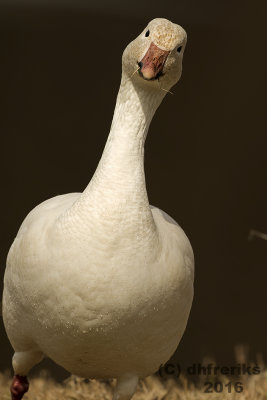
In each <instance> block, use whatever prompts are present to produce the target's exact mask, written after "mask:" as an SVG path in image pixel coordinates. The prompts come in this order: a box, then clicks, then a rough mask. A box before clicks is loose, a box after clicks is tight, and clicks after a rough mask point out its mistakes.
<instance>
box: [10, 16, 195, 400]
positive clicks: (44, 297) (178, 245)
mask: <svg viewBox="0 0 267 400" xmlns="http://www.w3.org/2000/svg"><path fill="white" fill-rule="evenodd" d="M185 45H186V32H185V31H184V29H183V28H182V27H181V26H179V25H175V24H173V23H171V22H170V21H168V20H166V19H161V18H156V19H154V20H152V21H151V22H150V23H149V24H148V26H147V27H146V28H145V29H144V31H143V32H142V33H141V34H140V35H139V36H138V37H137V38H136V39H135V40H134V41H133V42H131V43H130V44H129V45H128V46H127V47H126V49H125V51H124V53H123V57H122V79H121V85H120V90H119V93H118V97H117V103H116V108H115V112H114V117H113V121H112V126H111V130H110V134H109V136H108V140H107V143H106V146H105V149H104V152H103V155H102V158H101V160H100V162H99V164H98V167H97V169H96V171H95V174H94V176H93V178H92V179H91V181H90V183H89V185H88V186H87V187H86V189H85V190H84V192H83V193H70V194H66V195H62V196H57V197H54V198H52V199H49V200H47V201H45V202H43V203H42V204H40V205H38V206H37V207H36V208H34V209H33V210H32V211H31V212H30V213H29V215H28V216H27V217H26V219H25V220H24V222H23V224H22V225H21V228H20V229H19V232H18V234H17V237H16V238H15V240H14V242H13V244H12V246H11V248H10V251H9V254H8V259H7V267H6V272H5V278H4V293H3V318H4V324H5V328H6V332H7V335H8V338H9V340H10V342H11V344H12V346H13V348H14V350H15V353H14V356H13V368H14V373H15V375H14V378H13V383H12V386H11V394H12V399H13V400H20V399H21V398H22V397H23V394H24V393H25V392H26V391H27V390H28V381H27V377H26V375H27V374H28V372H29V370H30V369H31V368H32V367H33V366H34V365H35V364H37V363H38V362H40V361H41V360H42V358H43V357H44V356H48V357H50V358H51V359H52V360H54V361H55V362H56V363H57V364H59V365H61V366H62V367H64V368H65V369H66V370H68V371H70V372H71V373H73V374H76V375H80V376H82V377H87V378H117V386H116V389H115V393H114V399H123V400H128V399H130V398H131V396H132V395H133V393H134V392H135V389H136V386H137V383H138V379H139V378H140V377H145V376H147V375H150V374H152V373H154V372H155V371H157V370H158V368H159V367H160V365H161V364H163V363H165V362H166V361H167V360H168V359H169V358H170V357H171V355H172V354H173V353H174V351H175V349H176V347H177V345H178V344H179V341H180V339H181V337H182V335H183V332H184V330H185V327H186V324H187V319H188V316H189V312H190V308H191V303H192V298H193V274H194V260H193V252H192V248H191V246H190V243H189V240H188V238H187V237H186V235H185V233H184V232H183V230H182V229H181V228H180V227H179V226H178V225H177V223H176V222H175V221H174V220H173V219H172V218H171V217H169V216H168V215H167V214H166V213H164V212H163V211H161V210H160V209H158V208H155V207H152V206H150V205H149V202H148V198H147V192H146V185H145V174H144V143H145V138H146V134H147V131H148V127H149V124H150V122H151V119H152V117H153V115H154V113H155V111H156V109H157V107H158V106H159V104H160V103H161V101H162V99H163V98H164V96H165V94H166V91H168V90H169V89H170V88H171V87H172V86H173V85H174V84H175V83H176V82H177V81H178V80H179V78H180V76H181V71H182V58H183V52H184V49H185ZM138 66H139V68H138V71H137V67H138ZM163 89H164V90H163Z"/></svg>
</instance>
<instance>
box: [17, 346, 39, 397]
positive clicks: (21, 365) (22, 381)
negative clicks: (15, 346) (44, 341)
mask: <svg viewBox="0 0 267 400" xmlns="http://www.w3.org/2000/svg"><path fill="white" fill-rule="evenodd" d="M43 357H44V355H43V353H42V352H41V351H37V350H34V351H32V350H30V351H17V352H15V354H14V356H13V359H12V365H13V369H14V373H15V375H14V377H13V381H12V383H11V387H10V392H11V399H12V400H21V399H22V397H23V395H24V394H25V393H26V392H27V391H28V390H29V382H28V379H27V376H26V375H27V373H28V372H29V370H30V369H31V368H32V367H33V366H34V365H36V364H38V363H39V362H40V361H42V359H43Z"/></svg>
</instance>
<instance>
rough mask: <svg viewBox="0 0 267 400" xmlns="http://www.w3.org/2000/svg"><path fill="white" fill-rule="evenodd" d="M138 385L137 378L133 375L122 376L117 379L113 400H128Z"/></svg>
mask: <svg viewBox="0 0 267 400" xmlns="http://www.w3.org/2000/svg"><path fill="white" fill-rule="evenodd" d="M137 384H138V376H137V375H135V374H124V375H123V376H120V377H119V378H118V379H117V386H116V388H115V391H114V395H113V400H130V399H131V397H132V395H133V394H134V392H135V390H136V388H137Z"/></svg>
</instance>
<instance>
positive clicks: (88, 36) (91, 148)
mask: <svg viewBox="0 0 267 400" xmlns="http://www.w3.org/2000/svg"><path fill="white" fill-rule="evenodd" d="M265 4H266V3H264V2H263V1H262V2H260V1H259V2H254V3H252V2H251V1H247V0H243V1H241V0H237V1H234V2H233V1H230V0H229V1H228V0H224V1H223V0H218V1H216V2H215V1H213V0H203V1H201V2H200V1H197V0H180V1H177V0H176V1H171V0H164V1H163V2H162V1H158V0H154V1H152V0H149V1H146V2H144V1H139V0H135V1H134V2H125V1H123V0H115V1H114V0H113V1H112V2H109V1H108V0H98V1H97V0H91V1H89V0H88V1H82V0H73V1H56V0H53V1H52V0H50V1H48V0H43V1H41V0H39V1H38V0H35V1H28V2H27V1H25V0H20V1H13V0H8V1H3V0H1V1H0V59H1V61H0V82H1V84H0V85H1V90H0V100H1V118H0V126H1V142H2V155H1V161H0V162H1V171H2V190H3V191H2V196H1V207H2V212H1V213H0V218H1V254H0V256H1V267H0V274H1V280H0V282H1V284H0V285H1V286H0V289H1V291H2V281H3V279H2V277H3V275H4V269H5V260H6V256H7V252H8V249H9V247H10V245H11V243H12V241H13V239H14V237H15V235H16V233H17V230H18V228H19V226H20V224H21V222H22V220H23V219H24V217H25V216H26V214H27V213H28V212H29V211H30V210H31V209H32V208H33V207H34V206H35V205H37V204H38V203H40V202H42V201H43V200H45V199H47V198H49V197H53V196H55V195H58V194H63V193H67V192H77V191H82V190H83V189H84V188H85V186H86V185H87V183H88V182H89V180H90V178H91V176H92V175H93V173H94V171H95V168H96V166H97V163H98V160H99V158H100V156H101V154H102V151H103V147H104V144H105V141H106V139H107V135H108V133H109V128H110V123H111V119H112V115H113V110H114V106H115V100H116V95H117V91H118V88H119V84H120V75H121V54H122V51H123V50H124V48H125V46H126V45H127V44H128V43H129V42H130V41H131V40H133V39H134V38H135V37H136V36H137V35H138V34H139V33H140V32H141V31H142V30H143V29H144V27H145V26H146V24H147V23H148V22H149V21H150V20H151V19H153V18H155V17H165V18H168V19H170V20H171V21H173V22H175V23H178V24H180V25H182V26H183V27H184V28H185V29H186V31H187V33H188V43H187V48H186V51H185V55H184V64H183V75H182V79H181V81H180V82H179V83H178V85H177V86H175V87H174V88H173V89H172V91H173V92H174V95H173V96H172V95H167V96H166V98H165V100H164V102H163V103H162V105H161V106H160V108H159V110H158V111H157V113H156V115H155V117H154V119H153V121H152V124H151V127H150V131H149V135H148V138H147V142H146V155H145V168H146V180H147V190H148V195H149V199H150V203H151V204H153V205H155V206H158V207H160V208H161V209H163V210H164V211H166V212H167V213H169V214H170V215H171V216H172V217H173V218H174V219H175V220H176V221H178V222H179V224H180V225H181V226H182V227H183V229H184V230H185V232H186V233H187V235H188V236H189V238H190V240H191V243H192V246H193V249H194V253H195V260H196V279H195V298H194V303H193V307H192V312H191V315H190V319H189V322H188V327H187V330H186V332H185V335H184V337H183V339H182V341H181V343H180V346H179V348H178V350H177V352H176V353H175V355H174V359H175V360H177V361H179V362H180V363H181V364H182V365H189V364H191V363H193V362H195V363H197V362H200V361H201V360H202V359H203V357H205V356H207V355H212V356H215V357H216V359H217V362H218V364H219V363H226V364H227V363H228V364H230V365H231V363H233V360H234V347H235V345H237V344H243V345H246V346H247V348H249V351H250V353H249V354H250V357H251V358H255V357H256V354H257V353H263V354H265V356H266V345H267V334H266V317H267V315H266V304H267V290H266V279H267V241H264V240H262V239H259V238H256V237H255V238H254V239H253V240H251V241H249V240H248V237H249V232H250V230H251V229H256V230H258V231H260V232H265V233H267V218H266V194H267V189H266V178H267V165H266V164H267V162H266V145H267V140H266V134H265V129H264V119H265V118H264V117H265V115H264V112H265V107H264V106H265V104H264V103H265V100H266V87H264V83H265V82H266V39H267V37H266V23H265V21H264V19H263V18H264V16H265V15H266V6H265ZM12 353H13V352H12V348H11V346H10V344H9V341H8V339H7V337H6V334H5V331H4V327H3V323H2V319H1V318H0V370H4V369H6V368H10V367H11V356H12ZM43 367H47V368H49V369H50V370H51V371H52V373H53V375H54V376H55V377H57V378H59V379H60V378H62V377H65V376H66V375H67V374H66V373H65V372H64V371H63V370H62V369H61V368H60V367H57V366H56V365H54V364H53V363H52V362H51V361H49V360H46V361H44V362H43V363H42V364H41V366H40V367H36V368H35V369H34V371H35V372H36V371H38V368H43Z"/></svg>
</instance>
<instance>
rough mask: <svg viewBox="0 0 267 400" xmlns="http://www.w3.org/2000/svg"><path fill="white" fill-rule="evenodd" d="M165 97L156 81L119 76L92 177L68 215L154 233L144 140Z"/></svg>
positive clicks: (84, 221) (89, 223)
mask: <svg viewBox="0 0 267 400" xmlns="http://www.w3.org/2000/svg"><path fill="white" fill-rule="evenodd" d="M163 97H164V92H162V91H161V90H160V89H159V88H157V87H156V85H154V84H152V85H151V89H150V88H149V85H148V84H147V82H144V84H141V85H140V84H136V83H135V82H134V81H133V80H132V79H129V78H128V77H125V76H124V75H123V76H122V80H121V86H120V90H119V93H118V96H117V102H116V108H115V112H114V117H113V121H112V125H111V130H110V133H109V136H108V139H107V142H106V145H105V148H104V151H103V154H102V157H101V159H100V162H99V164H98V167H97V169H96V171H95V173H94V176H93V178H92V179H91V181H90V183H89V184H88V186H87V187H86V189H85V190H84V192H83V193H82V194H81V197H80V198H79V200H78V201H77V202H76V203H75V204H74V205H73V206H72V208H71V209H69V210H68V212H67V215H68V218H67V219H69V218H70V219H71V220H72V221H73V223H76V221H74V219H76V220H77V223H80V224H83V225H84V226H85V227H86V226H87V227H88V228H89V227H90V226H94V229H95V227H96V223H97V221H101V222H102V223H103V226H105V225H107V227H108V226H110V227H112V225H115V224H118V223H120V224H122V225H121V226H122V227H123V226H125V229H131V230H132V233H133V234H137V233H138V234H141V235H142V234H145V233H146V234H147V235H148V236H154V235H155V233H156V227H155V223H154V220H153V216H152V213H151V210H150V207H149V202H148V197H147V192H146V184H145V173H144V143H145V139H146V135H147V131H148V128H149V124H150V122H151V119H152V117H153V115H154V113H155V111H156V109H157V107H158V106H159V104H160V103H161V101H162V99H163ZM64 221H65V222H66V215H65V216H64ZM103 226H102V228H101V229H103ZM142 232H143V233H142Z"/></svg>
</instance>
